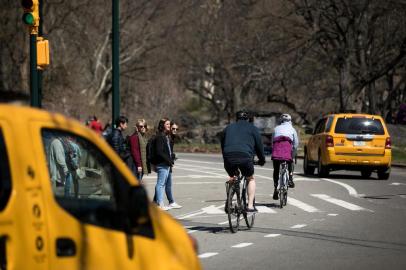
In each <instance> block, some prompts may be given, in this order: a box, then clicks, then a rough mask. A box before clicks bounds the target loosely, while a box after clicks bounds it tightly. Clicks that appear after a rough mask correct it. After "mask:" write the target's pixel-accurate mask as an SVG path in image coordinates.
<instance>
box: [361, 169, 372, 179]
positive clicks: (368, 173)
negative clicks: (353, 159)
mask: <svg viewBox="0 0 406 270" xmlns="http://www.w3.org/2000/svg"><path fill="white" fill-rule="evenodd" d="M371 174H372V171H371V170H362V171H361V176H362V178H369V177H371Z"/></svg>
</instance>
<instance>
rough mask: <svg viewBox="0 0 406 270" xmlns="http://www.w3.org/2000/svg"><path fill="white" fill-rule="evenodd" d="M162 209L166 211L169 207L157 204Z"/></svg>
mask: <svg viewBox="0 0 406 270" xmlns="http://www.w3.org/2000/svg"><path fill="white" fill-rule="evenodd" d="M158 207H159V208H160V209H161V210H162V211H168V210H169V209H170V208H169V207H168V206H166V205H160V206H158Z"/></svg>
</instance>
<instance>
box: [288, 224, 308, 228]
mask: <svg viewBox="0 0 406 270" xmlns="http://www.w3.org/2000/svg"><path fill="white" fill-rule="evenodd" d="M306 226H307V224H297V225H293V226H292V227H290V228H291V229H300V228H304V227H306Z"/></svg>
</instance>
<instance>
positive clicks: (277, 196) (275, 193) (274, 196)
mask: <svg viewBox="0 0 406 270" xmlns="http://www.w3.org/2000/svg"><path fill="white" fill-rule="evenodd" d="M272 198H273V199H274V200H278V199H279V194H278V190H277V189H275V190H274V192H273V196H272Z"/></svg>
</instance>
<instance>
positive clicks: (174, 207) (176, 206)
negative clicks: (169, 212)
mask: <svg viewBox="0 0 406 270" xmlns="http://www.w3.org/2000/svg"><path fill="white" fill-rule="evenodd" d="M168 208H169V209H179V208H182V205H179V204H177V203H176V202H173V203H170V204H169V205H168Z"/></svg>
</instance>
